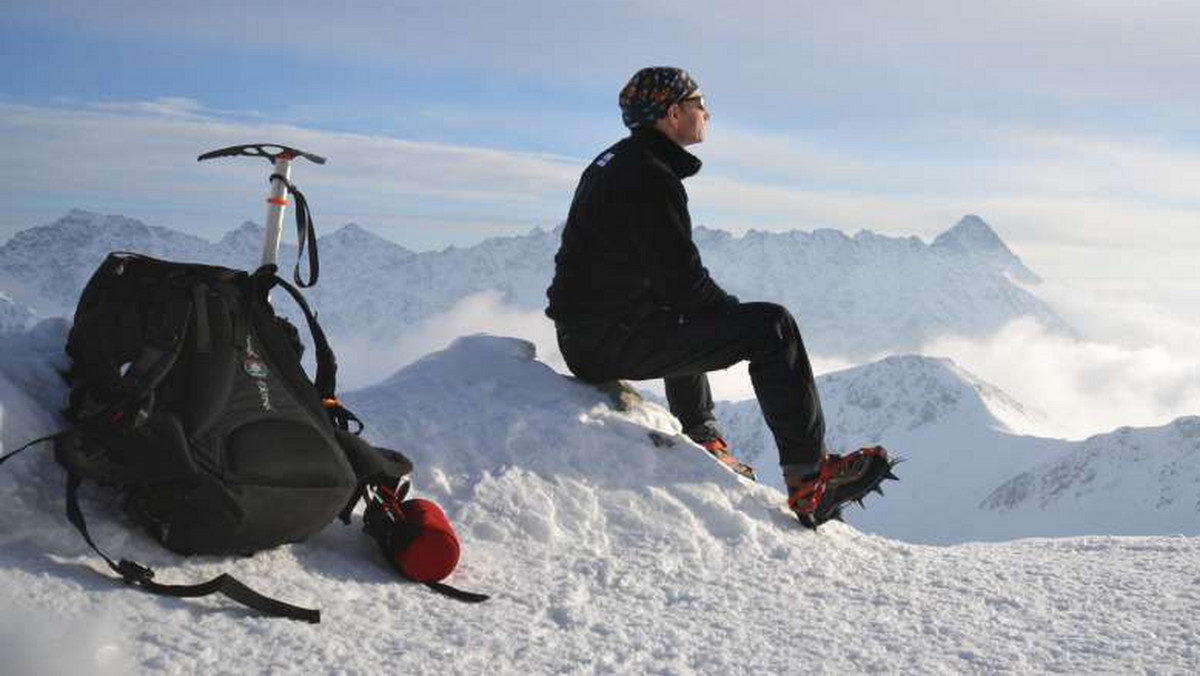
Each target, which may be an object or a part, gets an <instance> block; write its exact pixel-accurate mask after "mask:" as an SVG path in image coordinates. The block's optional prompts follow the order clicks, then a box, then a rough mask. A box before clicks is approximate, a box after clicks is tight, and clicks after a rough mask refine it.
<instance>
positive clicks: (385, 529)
mask: <svg viewBox="0 0 1200 676" xmlns="http://www.w3.org/2000/svg"><path fill="white" fill-rule="evenodd" d="M408 489H409V484H408V483H404V484H401V485H400V487H399V488H398V489H397V490H395V491H393V490H390V489H389V488H387V487H386V486H371V487H368V489H367V491H366V492H365V498H366V501H367V510H366V511H365V512H364V513H363V532H365V533H366V534H368V535H370V536H371V537H372V538H374V539H375V541H376V542H378V543H379V548H380V550H381V551H382V552H383V555H384V557H385V558H387V560H388V561H390V562H391V563H392V565H393V566H395V568H396V570H398V571H400V574H401V575H403V576H404V577H406V578H408V579H410V580H412V581H414V582H421V583H423V584H425V585H426V586H427V587H429V588H430V589H433V590H434V591H436V592H438V593H440V594H444V595H446V596H449V597H451V598H455V599H458V600H460V601H467V602H470V603H478V602H480V601H486V600H487V598H488V597H487V596H485V595H483V594H475V593H472V592H466V591H462V590H459V589H455V588H454V587H451V586H449V585H446V584H442V583H441V580H444V579H446V578H447V577H448V576H449V575H450V573H452V572H454V568H455V566H457V565H458V558H459V554H460V553H461V549H460V547H459V544H458V536H457V535H455V534H454V528H453V527H452V526H451V525H450V520H449V519H447V518H446V513H445V512H444V511H442V508H441V507H438V506H437V505H436V504H434V503H433V502H430V501H429V500H425V499H422V498H414V499H412V500H405V499H404V496H405V495H407V494H408Z"/></svg>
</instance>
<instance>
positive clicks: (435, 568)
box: [392, 498, 459, 582]
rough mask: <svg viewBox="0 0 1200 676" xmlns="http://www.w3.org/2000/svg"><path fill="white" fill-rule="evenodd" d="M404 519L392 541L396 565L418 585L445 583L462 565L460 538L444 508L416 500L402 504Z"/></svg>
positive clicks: (426, 501)
mask: <svg viewBox="0 0 1200 676" xmlns="http://www.w3.org/2000/svg"><path fill="white" fill-rule="evenodd" d="M400 513H401V514H402V515H403V517H404V521H403V523H402V524H399V529H398V530H399V531H400V532H399V533H398V534H397V535H398V536H399V537H394V538H393V540H392V562H393V563H395V564H396V567H397V568H399V569H400V572H401V573H404V576H405V577H407V578H408V579H410V580H413V581H415V582H441V581H442V580H444V579H446V578H447V577H449V576H450V573H453V572H454V567H455V566H457V565H458V556H459V546H458V536H457V535H455V534H454V528H452V527H451V526H450V522H449V521H448V520H447V519H446V513H445V512H443V511H442V508H441V507H438V506H437V505H436V504H434V503H432V502H430V501H429V500H424V499H422V498H415V499H413V500H405V501H404V502H402V503H400Z"/></svg>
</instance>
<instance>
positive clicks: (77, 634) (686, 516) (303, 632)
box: [0, 325, 1200, 674]
mask: <svg viewBox="0 0 1200 676" xmlns="http://www.w3.org/2000/svg"><path fill="white" fill-rule="evenodd" d="M61 329H62V326H61V325H59V326H58V328H57V329H56V328H54V327H53V326H50V327H43V328H41V332H40V333H37V334H30V335H29V336H28V337H26V338H24V340H26V341H27V343H25V344H22V345H21V346H19V347H20V349H17V350H8V351H7V356H6V358H5V359H4V360H0V407H2V408H0V426H2V430H0V431H2V432H3V434H2V435H0V440H2V443H3V444H4V448H6V449H7V448H11V447H12V445H13V444H14V443H16V441H17V440H20V439H24V438H28V437H32V436H35V435H38V434H42V433H45V432H47V431H51V430H53V429H54V428H55V426H56V425H57V424H58V421H57V420H56V416H55V415H54V414H53V413H52V411H53V410H54V406H55V401H57V400H59V399H60V398H61V396H62V394H63V393H62V385H61V383H60V381H59V380H57V376H56V375H55V372H54V370H55V367H56V362H55V360H56V359H60V357H58V356H57V354H58V350H60V349H61V344H62V339H63V332H62V330H61ZM18 383H19V384H18ZM345 399H346V401H347V402H348V403H349V405H350V406H351V408H352V409H354V410H355V411H356V412H357V413H358V414H359V415H360V416H361V417H362V418H363V419H364V420H365V421H366V423H367V425H368V436H369V437H370V438H371V439H372V440H373V441H375V442H376V443H379V444H381V445H385V446H392V447H395V448H400V449H402V450H404V451H405V452H406V453H408V454H409V455H410V456H411V457H412V458H413V459H414V461H415V462H416V465H417V468H418V469H417V472H416V476H415V478H414V480H415V484H416V487H417V492H418V493H419V494H420V495H422V496H424V497H428V498H431V499H433V500H435V501H437V502H438V503H439V504H441V505H442V506H443V507H444V508H445V509H446V511H447V513H448V515H449V517H450V519H451V521H452V522H453V523H454V524H455V525H456V527H457V528H458V530H459V535H460V536H461V539H462V542H463V560H462V562H461V564H460V567H459V569H458V570H457V571H456V573H455V574H454V576H452V577H451V579H450V580H449V581H450V582H451V583H453V584H455V585H457V586H460V587H463V588H465V589H470V590H474V591H483V592H486V593H490V594H491V595H492V599H491V600H490V601H488V602H487V603H484V604H482V605H478V606H465V605H462V604H459V603H456V602H454V601H451V600H448V599H446V598H443V597H441V596H437V595H435V594H433V593H431V592H429V591H428V590H426V589H425V588H423V587H421V586H418V585H414V584H411V583H407V582H404V581H403V580H401V579H399V578H398V577H397V576H396V575H395V574H394V573H393V572H392V571H391V570H390V569H389V568H388V567H387V566H386V565H385V564H384V563H383V562H382V561H381V560H380V559H379V557H378V553H377V552H376V550H375V546H374V544H373V543H372V542H371V541H369V539H367V538H366V537H364V536H363V535H361V534H360V533H359V532H358V528H357V527H354V528H351V527H343V526H341V525H340V524H333V525H331V526H329V527H328V528H326V529H325V530H324V531H322V532H321V533H319V534H318V535H317V536H315V537H313V538H311V539H309V540H308V541H306V542H303V543H298V544H294V545H289V546H285V547H280V548H277V549H274V550H270V551H267V552H261V553H259V554H256V555H255V556H253V557H248V558H220V557H193V558H187V559H185V558H181V557H178V556H176V555H174V554H171V553H170V552H167V551H166V550H164V549H162V548H160V547H158V546H156V545H155V544H154V543H153V542H151V541H150V540H149V539H148V538H147V537H146V536H144V535H142V534H141V533H139V532H137V531H135V530H132V529H130V528H129V527H128V524H126V523H125V522H124V520H123V517H121V516H120V510H119V508H118V506H117V504H116V500H115V498H114V497H113V496H112V495H111V494H110V493H109V492H107V491H105V490H103V489H99V488H96V487H90V489H89V490H87V491H86V494H85V499H84V505H83V506H84V509H85V511H86V512H87V513H88V515H89V517H90V518H89V522H90V524H91V525H92V528H93V533H94V535H95V536H96V539H97V540H98V541H99V542H100V543H101V546H102V547H105V548H107V549H109V550H111V551H112V552H114V553H117V554H119V555H121V556H127V557H130V558H135V559H137V560H140V561H141V562H143V563H146V564H148V565H151V566H152V567H154V568H156V570H157V571H158V579H159V580H160V581H164V582H191V581H197V580H200V579H207V578H208V577H210V576H212V575H215V574H217V573H220V572H226V571H228V572H231V573H233V574H235V575H236V576H237V577H239V578H240V579H242V580H243V581H244V582H246V583H248V584H250V585H251V586H252V587H254V588H256V589H259V590H260V591H263V592H265V593H268V594H273V595H277V596H279V597H280V598H283V599H285V600H289V601H292V602H295V603H300V604H314V605H317V606H319V607H320V608H321V609H322V612H323V621H322V623H321V624H319V625H306V624H301V623H297V622H289V621H284V620H273V619H266V618H262V617H258V616H255V615H253V614H250V613H248V612H246V611H244V610H243V609H241V608H240V607H237V606H232V605H230V604H229V603H228V602H225V601H222V600H219V599H217V598H214V597H210V598H208V599H202V600H197V601H180V600H176V599H162V598H157V597H152V596H149V595H147V594H143V593H139V592H137V591H134V590H129V589H125V588H123V587H122V586H121V585H120V584H119V583H117V582H115V581H112V580H109V579H105V577H104V576H102V575H101V574H99V573H98V572H97V570H99V564H98V560H97V558H96V557H95V556H94V555H93V554H92V553H91V552H90V550H88V549H87V547H86V545H85V544H84V543H83V541H82V539H81V538H79V537H78V536H77V535H76V534H75V532H74V531H73V530H72V529H71V528H70V526H69V525H68V524H67V523H66V521H65V519H64V518H63V517H62V495H61V493H62V476H61V472H59V471H58V469H57V468H56V466H55V465H54V462H53V460H52V458H51V454H50V453H48V452H47V451H45V450H44V449H42V450H35V451H30V452H28V453H26V454H24V455H22V456H18V457H17V458H16V459H15V460H13V461H11V462H9V463H7V464H6V465H4V466H3V468H2V469H0V505H3V509H4V512H5V515H6V518H5V519H4V520H2V521H0V543H2V544H3V546H2V547H0V608H3V610H0V650H2V651H3V653H4V659H5V668H6V670H8V669H12V670H13V671H14V672H16V673H64V672H68V671H70V672H74V671H85V672H91V673H104V672H108V673H127V672H169V673H179V672H184V673H193V672H204V673H209V672H221V673H246V672H262V671H282V672H306V673H307V672H346V673H378V672H380V671H388V672H391V673H401V674H403V673H480V672H483V671H488V672H490V673H496V674H529V673H534V674H544V673H564V672H565V673H656V674H687V673H704V674H718V673H720V674H725V673H802V672H813V671H815V672H826V673H830V672H838V673H842V672H853V673H857V672H867V671H872V672H873V671H892V672H919V673H962V672H985V671H986V672H990V671H1022V672H1030V671H1037V672H1042V671H1066V672H1075V673H1078V672H1131V671H1156V672H1173V673H1194V672H1196V670H1197V668H1200V577H1198V574H1197V572H1196V571H1197V570H1200V538H1198V537H1086V538H1064V539H1053V540H1046V539H1035V540H1018V541H1013V542H1005V543H989V544H962V545H955V546H930V545H919V544H910V543H905V542H899V541H896V540H893V539H889V538H886V537H881V536H877V535H869V534H864V533H862V532H860V531H858V530H856V529H855V528H854V527H852V526H849V525H845V524H837V523H833V524H827V525H826V526H825V527H823V528H822V529H821V530H820V531H818V532H816V533H812V532H808V531H805V530H803V529H801V528H799V527H797V526H796V525H795V523H794V522H793V521H792V520H791V519H790V518H789V517H788V516H787V515H786V514H785V511H784V509H783V507H782V505H783V496H782V494H781V493H780V492H779V491H778V490H776V489H774V488H772V487H770V486H766V485H761V484H752V483H749V482H746V481H744V480H742V479H740V478H738V477H736V476H734V475H733V474H731V473H729V472H728V471H726V470H724V469H723V468H721V467H720V466H719V465H717V464H716V463H715V462H713V461H711V460H710V459H709V458H708V457H707V456H706V455H705V454H704V452H703V451H702V450H701V449H700V448H699V447H697V446H695V445H693V444H691V443H690V442H688V441H686V440H684V439H683V438H681V437H680V436H679V434H678V432H679V428H678V423H677V422H676V421H675V420H674V419H673V418H672V417H671V416H670V415H669V414H668V413H667V412H666V411H664V410H663V409H662V408H661V407H660V406H658V405H656V404H654V403H651V402H646V401H642V402H634V403H633V404H632V406H629V407H627V410H624V411H622V410H620V408H619V407H617V406H615V405H614V400H613V398H612V397H611V396H610V395H608V394H605V393H604V392H601V391H599V390H597V389H595V388H593V387H590V386H588V385H585V384H582V383H580V382H578V381H575V380H573V379H571V378H568V377H565V376H563V375H560V374H558V373H556V372H554V371H553V370H552V369H551V368H549V367H548V366H546V365H545V364H542V363H541V362H539V361H537V360H536V355H535V354H534V351H533V348H532V346H531V345H530V344H529V343H526V342H524V341H520V340H516V339H511V338H501V337H491V336H471V337H465V338H461V339H459V340H458V341H456V342H455V343H454V344H453V345H451V346H450V347H449V348H448V349H446V350H444V351H441V352H438V353H434V354H431V355H429V356H427V357H425V358H424V359H422V360H420V361H418V362H416V363H414V364H412V365H410V366H408V367H406V368H405V369H403V370H401V371H400V372H398V373H396V374H394V375H393V376H392V377H390V378H387V379H386V380H384V381H383V382H381V383H379V384H378V385H376V386H373V387H370V388H367V389H364V390H360V391H357V392H352V393H347V394H346V396H345ZM651 433H653V435H652V434H651ZM652 436H653V437H654V438H652ZM901 467H903V466H901ZM895 503H896V498H894V497H893V498H888V499H886V500H882V501H880V503H879V506H878V507H873V508H872V509H887V508H889V507H890V506H892V505H894V504H895Z"/></svg>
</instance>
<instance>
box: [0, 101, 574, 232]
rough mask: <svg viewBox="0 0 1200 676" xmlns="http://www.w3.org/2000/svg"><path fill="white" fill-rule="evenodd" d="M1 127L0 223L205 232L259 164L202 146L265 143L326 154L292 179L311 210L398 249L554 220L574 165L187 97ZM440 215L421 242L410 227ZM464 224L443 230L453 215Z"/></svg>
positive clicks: (9, 113) (4, 110) (236, 208)
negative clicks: (208, 156)
mask: <svg viewBox="0 0 1200 676" xmlns="http://www.w3.org/2000/svg"><path fill="white" fill-rule="evenodd" d="M0 134H2V135H3V136H4V137H5V138H6V139H9V141H8V144H7V147H6V153H7V161H6V162H4V163H3V164H0V184H2V185H4V186H5V189H4V191H3V193H0V214H2V215H0V232H3V233H4V234H11V232H13V231H15V230H16V229H18V228H24V227H29V226H30V225H34V224H36V222H34V223H31V222H29V221H28V220H22V219H27V218H28V217H29V207H28V205H29V204H35V205H38V204H42V205H50V206H48V207H43V208H42V215H41V219H42V220H43V221H44V220H49V219H51V218H54V217H57V216H58V215H61V214H62V213H63V212H65V211H66V209H67V208H70V207H75V206H78V207H84V208H89V209H92V210H96V211H109V212H119V213H125V214H127V215H131V216H135V217H140V218H148V219H149V220H152V221H154V222H157V223H161V224H163V225H168V226H170V227H174V228H178V229H185V230H189V231H192V232H195V233H197V234H201V235H204V236H209V237H217V236H219V235H220V234H223V233H224V232H225V231H227V230H229V229H230V228H231V227H233V226H234V225H236V224H237V223H240V222H241V221H242V220H246V219H248V218H249V219H258V218H260V217H261V216H260V214H259V209H258V205H260V204H261V199H262V194H261V193H262V192H263V190H264V188H263V187H262V186H264V185H265V183H266V178H267V173H266V172H267V169H268V167H267V166H266V164H265V163H262V162H254V161H252V160H241V161H238V160H217V161H211V162H207V163H204V164H197V162H196V161H195V159H194V158H195V157H196V156H197V155H199V154H200V153H201V152H204V151H206V150H211V149H214V148H219V147H223V146H228V145H235V144H237V143H243V142H246V141H248V140H261V139H269V140H272V141H274V142H278V143H285V144H287V145H293V146H296V147H300V148H302V149H305V150H311V151H313V152H317V153H319V154H322V155H325V156H327V157H329V158H330V162H329V164H327V165H325V166H322V167H315V166H305V165H297V167H296V169H295V173H294V178H295V181H296V183H297V184H298V185H300V186H301V187H302V189H304V190H305V191H306V193H307V194H308V195H309V198H310V200H311V202H312V203H313V204H314V205H319V206H316V207H315V211H316V214H317V215H318V217H320V216H321V215H328V217H330V218H334V219H335V222H336V223H337V224H339V225H340V224H341V223H344V222H347V221H357V222H360V223H364V224H369V225H371V226H372V227H373V228H374V229H376V230H378V231H380V232H383V233H385V234H389V235H391V236H393V237H394V238H396V239H400V240H404V241H405V243H406V244H409V245H414V244H415V245H416V246H418V247H420V246H421V245H422V244H430V245H433V244H439V245H444V244H445V243H448V242H458V243H466V242H474V241H477V240H478V239H479V238H480V237H481V236H482V235H499V234H512V233H514V232H525V231H528V230H529V229H530V228H531V227H533V226H535V225H550V226H552V225H554V224H556V223H557V222H558V221H559V220H561V218H562V217H563V216H564V215H565V211H566V204H565V203H564V200H565V199H566V198H565V197H564V196H569V195H570V192H571V189H572V187H573V185H574V181H575V179H576V176H577V174H578V171H579V164H580V163H579V162H578V161H577V160H571V159H569V158H563V157H558V156H553V155H548V154H539V153H527V152H518V151H502V150H495V149H490V148H481V147H470V146H460V145H452V144H444V143H428V142H416V141H407V140H401V139H395V138H389V137H382V136H371V135H365V134H352V133H339V132H328V131H321V130H313V129H305V128H301V127H297V126H294V125H286V124H276V123H269V122H253V121H245V120H228V119H225V118H223V117H221V116H220V115H219V114H216V113H215V112H214V111H211V110H209V109H206V108H205V107H204V106H202V105H201V104H199V103H197V102H194V101H188V100H182V101H181V100H171V101H167V102H163V101H151V102H145V103H137V102H126V103H121V104H103V105H99V106H95V105H88V106H82V107H71V108H50V107H35V106H25V105H15V104H0ZM431 222H437V223H440V224H442V226H443V228H444V229H443V230H442V231H440V232H436V233H429V234H430V236H429V237H428V239H427V240H426V241H420V237H419V236H418V237H413V236H412V235H414V234H416V233H414V232H409V231H406V230H404V228H405V227H406V226H408V224H410V223H431ZM459 222H461V223H463V224H464V228H463V229H464V232H462V233H456V232H455V231H454V228H455V227H456V226H455V224H456V223H459Z"/></svg>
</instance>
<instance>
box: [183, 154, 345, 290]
mask: <svg viewBox="0 0 1200 676" xmlns="http://www.w3.org/2000/svg"><path fill="white" fill-rule="evenodd" d="M236 156H241V157H261V158H264V159H266V160H267V161H268V162H270V163H271V165H272V166H271V176H270V178H269V179H268V181H269V182H270V184H271V193H270V194H269V195H267V221H266V227H267V233H266V237H265V241H264V242H263V252H262V262H261V265H274V266H276V267H278V263H279V238H280V235H281V234H282V233H283V215H284V212H286V211H287V205H288V195H289V194H291V195H294V196H295V197H296V239H297V246H298V247H299V249H298V251H297V253H296V256H297V257H296V268H295V270H293V272H292V276H293V277H294V278H295V281H296V284H297V285H299V286H302V287H309V286H312V285H314V284H316V283H317V274H318V271H319V266H318V262H317V235H316V232H315V231H314V230H313V222H312V215H311V214H310V213H309V211H308V201H307V200H305V199H304V195H303V194H301V192H300V191H299V190H297V189H296V186H294V185H292V183H291V178H292V160H295V159H296V158H298V157H303V158H305V159H306V160H309V161H310V162H314V163H316V164H325V158H324V157H321V156H320V155H314V154H312V153H309V152H305V151H303V150H297V149H296V148H289V147H288V146H282V145H277V144H274V143H248V144H246V145H240V146H230V147H228V148H221V149H220V150H212V151H209V152H207V153H204V154H203V155H201V156H199V157H197V158H196V161H197V162H202V161H204V160H211V159H214V158H217V157H236ZM305 244H307V245H308V275H309V278H308V281H307V282H305V281H303V280H302V279H300V258H302V257H303V256H304V247H305Z"/></svg>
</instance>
